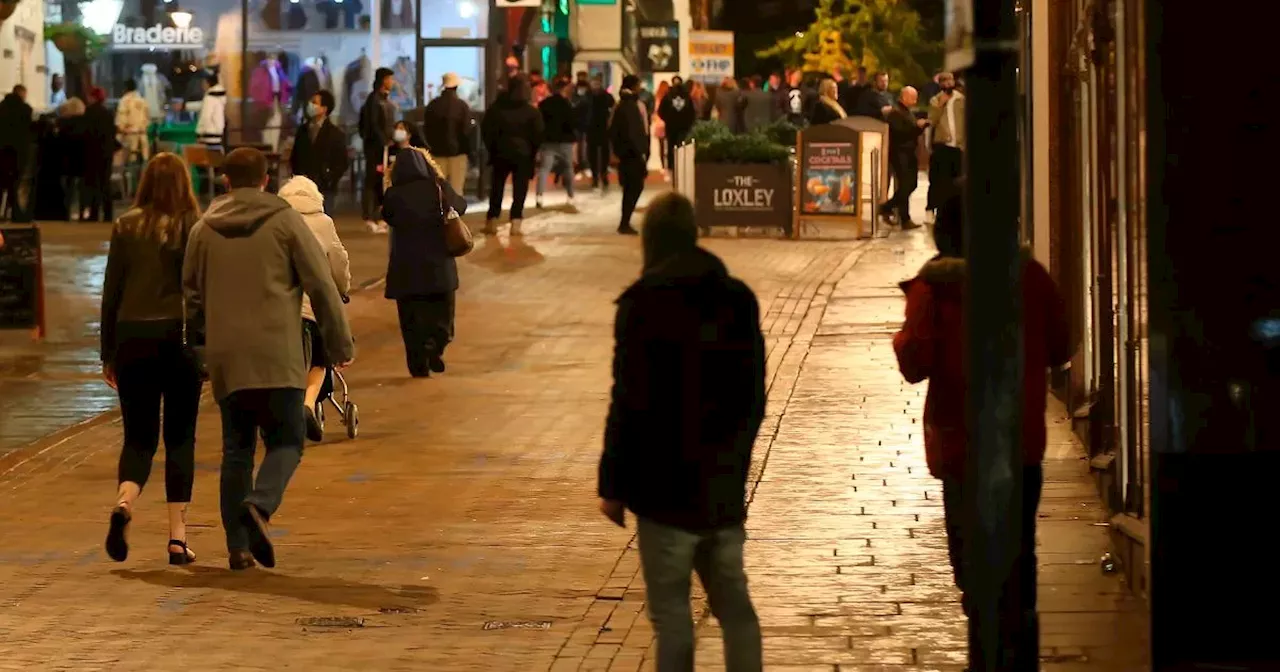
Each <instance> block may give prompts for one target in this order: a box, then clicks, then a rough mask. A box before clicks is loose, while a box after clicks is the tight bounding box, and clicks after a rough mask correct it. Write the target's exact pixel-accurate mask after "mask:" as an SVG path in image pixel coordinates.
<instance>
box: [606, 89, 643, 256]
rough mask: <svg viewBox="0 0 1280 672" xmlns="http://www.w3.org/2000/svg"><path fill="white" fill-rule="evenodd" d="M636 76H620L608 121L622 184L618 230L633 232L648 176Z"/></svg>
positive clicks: (619, 179)
mask: <svg viewBox="0 0 1280 672" xmlns="http://www.w3.org/2000/svg"><path fill="white" fill-rule="evenodd" d="M639 86H640V78H639V77H636V76H635V75H627V76H626V77H623V78H622V90H621V91H620V92H619V94H620V96H619V100H618V109H616V110H614V113H613V119H612V120H611V121H610V124H609V142H610V144H612V145H613V153H614V154H617V156H618V182H619V183H620V184H621V186H622V221H621V222H619V224H618V233H621V234H625V235H635V233H636V230H635V229H634V228H632V226H631V215H632V214H633V213H635V211H636V204H637V203H639V202H640V194H641V193H642V192H643V191H644V180H645V178H646V177H648V176H649V168H648V163H649V114H648V111H647V110H645V107H644V103H641V102H640V98H639V96H638V95H637V93H636V89H638V88H639Z"/></svg>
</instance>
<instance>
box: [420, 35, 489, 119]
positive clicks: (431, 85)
mask: <svg viewBox="0 0 1280 672" xmlns="http://www.w3.org/2000/svg"><path fill="white" fill-rule="evenodd" d="M450 72H452V73H454V74H456V75H458V78H459V79H460V80H462V82H461V84H459V85H458V96H459V97H460V98H462V100H464V101H466V103H467V104H468V105H470V106H471V109H473V110H479V109H483V108H484V102H485V95H484V47H481V46H476V47H431V46H424V47H423V48H422V78H423V81H424V82H426V87H427V91H426V93H427V99H428V100H430V99H431V98H434V97H435V96H437V95H439V92H440V84H441V82H442V80H443V79H444V76H445V74H446V73H450Z"/></svg>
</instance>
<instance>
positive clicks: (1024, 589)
mask: <svg viewBox="0 0 1280 672" xmlns="http://www.w3.org/2000/svg"><path fill="white" fill-rule="evenodd" d="M1022 479H1023V480H1022V506H1021V509H1020V510H1019V511H1018V514H1019V516H1020V518H1021V531H1022V533H1021V537H1022V539H1021V546H1020V548H1019V550H1018V555H1017V558H1016V559H1015V561H1014V565H1013V571H1012V572H1011V573H1010V575H1009V579H1008V582H1007V583H1006V584H1005V585H1004V586H1003V588H1002V589H1001V595H1000V615H999V618H1000V623H1001V625H1000V630H1001V632H1002V633H1003V634H1004V635H1005V636H1004V637H1003V638H1002V639H1003V641H1002V642H1001V651H999V652H993V653H995V655H999V656H1001V658H1002V661H1003V662H1001V664H999V665H998V666H997V669H1000V670H1010V671H1011V672H1023V671H1024V670H1025V671H1026V672H1035V670H1037V669H1039V668H1038V665H1039V662H1040V619H1039V616H1038V615H1037V614H1036V593H1037V590H1036V511H1037V510H1038V509H1039V508H1040V492H1041V490H1042V489H1043V487H1044V468H1043V467H1041V466H1040V465H1035V466H1030V467H1024V468H1023V471H1022ZM975 496H976V493H974V492H973V491H972V489H971V488H970V487H969V485H968V484H967V483H965V482H964V481H963V480H962V479H944V480H943V482H942V505H943V513H944V515H945V517H946V527H947V552H948V554H949V555H950V557H951V569H952V571H953V572H954V573H955V577H956V587H957V588H959V589H960V592H961V594H962V595H961V598H960V599H961V604H962V605H963V607H964V612H965V615H967V616H968V617H969V665H970V667H971V668H972V669H975V670H985V669H987V666H986V665H985V664H984V663H985V657H986V656H987V655H989V654H988V653H987V652H985V651H983V649H982V647H981V646H979V642H978V640H977V628H976V625H975V621H976V619H977V618H978V613H977V605H976V604H975V603H974V597H973V595H972V593H971V592H970V590H971V588H972V587H971V586H970V581H969V576H970V575H971V574H972V572H971V571H970V570H969V569H968V567H967V566H966V563H965V558H964V556H965V553H966V552H967V551H966V548H965V546H966V541H967V540H968V539H971V538H973V533H972V532H970V530H969V528H968V520H967V510H966V509H967V507H969V506H971V504H970V502H969V500H970V499H972V498H973V497H975Z"/></svg>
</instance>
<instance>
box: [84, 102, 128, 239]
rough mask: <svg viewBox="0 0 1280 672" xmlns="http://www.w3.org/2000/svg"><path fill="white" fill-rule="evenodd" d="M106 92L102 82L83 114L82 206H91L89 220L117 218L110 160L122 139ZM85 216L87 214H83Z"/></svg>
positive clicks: (106, 220)
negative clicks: (119, 140) (112, 192)
mask: <svg viewBox="0 0 1280 672" xmlns="http://www.w3.org/2000/svg"><path fill="white" fill-rule="evenodd" d="M106 100H107V92H106V91H104V90H103V89H102V87H100V86H95V87H93V90H92V91H90V92H89V107H87V108H85V111H84V116H83V117H81V118H80V122H81V124H82V126H81V129H82V130H83V133H84V135H83V136H82V138H83V140H84V188H83V190H82V191H81V194H82V199H81V205H80V209H81V211H83V210H84V208H85V205H86V204H87V205H88V207H89V215H88V217H87V219H88V221H90V222H96V221H98V216H99V214H101V216H102V221H104V222H110V221H113V220H114V219H115V215H114V214H113V212H112V211H113V205H114V204H113V202H112V200H113V199H112V198H111V160H112V158H113V157H114V156H115V153H116V150H117V149H119V148H120V143H119V142H118V141H117V140H116V120H115V116H114V115H112V114H111V111H110V110H108V109H107V105H106ZM82 219H85V217H83V216H82Z"/></svg>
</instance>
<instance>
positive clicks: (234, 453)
mask: <svg viewBox="0 0 1280 672" xmlns="http://www.w3.org/2000/svg"><path fill="white" fill-rule="evenodd" d="M302 399H303V391H302V390H297V389H293V388H272V389H259V390H239V391H236V392H232V393H231V394H229V395H227V397H226V398H225V399H222V400H221V401H220V402H219V405H220V406H221V408H222V488H221V490H222V492H221V504H222V528H223V529H224V530H225V531H226V533H227V550H229V551H237V550H244V549H247V548H248V547H249V538H248V534H247V532H246V531H245V529H244V527H243V526H242V525H241V524H240V512H241V510H242V508H243V506H244V505H245V504H246V503H248V504H252V505H254V506H256V507H257V508H258V510H259V511H261V512H262V515H263V516H264V517H266V518H268V519H269V518H270V517H271V516H272V515H274V514H275V512H276V510H277V509H279V508H280V502H281V500H282V499H283V498H284V491H285V488H287V487H288V486H289V479H291V478H293V472H294V471H297V469H298V464H299V463H300V462H301V461H302V445H303V437H304V435H305V432H306V424H305V421H304V420H303V415H302ZM259 432H261V434H262V442H263V444H264V445H265V448H266V451H267V454H266V456H265V457H264V458H263V459H262V466H261V467H259V468H258V477H257V479H256V480H255V479H254V476H253V454H254V452H255V451H256V450H257V447H258V434H259Z"/></svg>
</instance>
